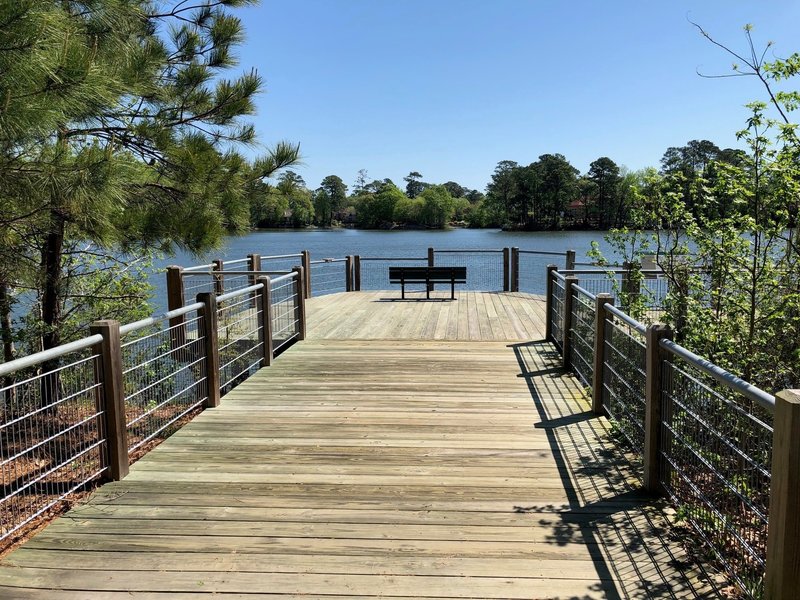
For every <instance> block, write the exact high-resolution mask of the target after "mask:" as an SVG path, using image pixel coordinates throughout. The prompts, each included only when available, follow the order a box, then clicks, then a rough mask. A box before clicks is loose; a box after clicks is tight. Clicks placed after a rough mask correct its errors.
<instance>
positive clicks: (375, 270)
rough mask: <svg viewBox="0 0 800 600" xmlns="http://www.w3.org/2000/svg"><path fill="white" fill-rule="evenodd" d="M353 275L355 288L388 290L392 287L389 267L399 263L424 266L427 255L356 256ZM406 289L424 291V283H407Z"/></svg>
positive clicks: (426, 261) (408, 265)
mask: <svg viewBox="0 0 800 600" xmlns="http://www.w3.org/2000/svg"><path fill="white" fill-rule="evenodd" d="M355 264H356V265H357V266H356V270H357V272H358V276H357V277H355V282H356V283H355V285H356V289H357V290H388V289H391V288H392V285H391V284H390V283H389V267H390V266H392V265H397V264H401V265H403V266H407V267H424V266H426V265H427V264H428V258H427V257H409V256H394V257H393V256H358V257H356V263H355ZM407 289H408V290H412V291H413V290H417V291H425V285H424V284H422V285H414V284H408V285H407Z"/></svg>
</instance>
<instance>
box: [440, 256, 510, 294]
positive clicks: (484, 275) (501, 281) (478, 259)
mask: <svg viewBox="0 0 800 600" xmlns="http://www.w3.org/2000/svg"><path fill="white" fill-rule="evenodd" d="M432 257H433V260H432V266H437V267H467V270H468V275H469V276H468V277H467V283H466V284H465V285H464V287H463V289H465V290H467V291H476V290H484V291H494V290H508V289H509V281H508V269H509V265H508V261H509V256H508V252H507V251H506V252H504V250H503V249H476V250H458V249H443V250H436V249H434V250H433V253H432Z"/></svg>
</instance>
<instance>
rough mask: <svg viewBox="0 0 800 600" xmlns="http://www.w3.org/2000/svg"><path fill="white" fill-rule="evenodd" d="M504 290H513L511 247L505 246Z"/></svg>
mask: <svg viewBox="0 0 800 600" xmlns="http://www.w3.org/2000/svg"><path fill="white" fill-rule="evenodd" d="M503 291H504V292H510V291H511V249H510V248H503Z"/></svg>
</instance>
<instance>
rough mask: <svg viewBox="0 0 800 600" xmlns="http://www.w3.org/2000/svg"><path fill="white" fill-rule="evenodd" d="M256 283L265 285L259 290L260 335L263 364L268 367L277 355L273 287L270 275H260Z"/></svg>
mask: <svg viewBox="0 0 800 600" xmlns="http://www.w3.org/2000/svg"><path fill="white" fill-rule="evenodd" d="M256 283H263V284H264V287H263V288H261V290H260V291H259V292H258V297H259V298H260V301H261V312H260V313H259V315H258V321H259V322H258V325H259V327H258V335H259V341H260V342H261V349H262V351H263V354H262V357H261V366H262V367H268V366H270V365H271V364H272V359H273V357H274V355H275V353H274V351H273V349H272V287H271V282H270V278H269V277H266V276H264V277H258V278H257V279H256Z"/></svg>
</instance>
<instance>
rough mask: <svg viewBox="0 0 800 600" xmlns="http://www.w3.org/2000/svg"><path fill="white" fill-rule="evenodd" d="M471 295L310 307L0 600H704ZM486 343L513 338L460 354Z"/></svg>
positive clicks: (38, 547)
mask: <svg viewBox="0 0 800 600" xmlns="http://www.w3.org/2000/svg"><path fill="white" fill-rule="evenodd" d="M480 296H481V295H480V294H461V295H460V299H459V300H458V301H457V302H454V303H445V302H424V303H423V302H418V303H399V302H378V301H375V297H374V295H372V294H369V293H362V294H341V295H337V296H331V297H329V298H321V299H315V300H314V301H313V302H311V303H310V309H311V314H310V317H309V333H310V339H308V340H307V341H305V342H303V343H300V344H297V345H295V346H293V347H292V348H291V349H290V350H288V351H287V352H286V353H284V354H283V355H282V356H281V357H280V358H279V359H278V360H277V361H275V364H274V365H273V366H272V367H270V368H268V369H263V370H262V371H260V372H259V373H258V374H257V375H256V376H254V377H252V378H251V379H249V380H248V381H246V382H245V383H243V384H242V385H241V386H239V387H238V388H236V389H235V390H234V391H233V392H231V393H230V394H228V395H227V396H225V397H224V398H223V401H222V405H221V406H220V407H219V408H216V409H213V410H209V411H206V412H204V413H203V414H201V415H200V416H199V417H198V418H196V419H195V420H194V421H193V422H192V423H190V424H189V425H187V426H186V427H184V428H183V429H182V430H181V431H180V432H178V433H177V434H175V435H174V436H172V437H171V438H170V439H169V440H167V441H166V442H165V443H164V444H162V445H161V446H160V447H158V448H157V449H155V450H154V451H153V452H151V453H150V454H148V455H147V456H146V457H145V458H143V459H142V460H140V461H139V462H137V463H136V464H135V465H133V467H132V468H131V473H130V475H129V476H128V477H127V478H126V479H125V480H123V481H121V482H117V483H114V484H109V485H106V486H104V487H102V488H101V489H100V491H99V492H97V493H96V494H95V495H94V497H93V498H92V500H91V501H90V502H88V503H86V504H85V505H83V506H80V507H78V508H76V509H74V510H72V511H71V512H70V513H69V514H68V515H67V516H66V517H63V518H61V519H58V520H57V521H56V522H55V523H53V524H52V525H50V526H49V527H48V528H47V529H46V530H45V531H43V532H42V533H41V534H39V535H38V536H36V537H35V538H33V539H32V540H30V541H29V542H28V543H27V544H26V545H25V546H23V547H22V548H21V549H19V550H17V551H15V552H14V553H12V554H11V555H10V556H8V557H7V558H6V559H5V560H4V561H3V562H2V564H0V597H2V598H21V599H26V598H48V599H49V598H58V599H65V600H72V599H74V600H78V599H80V600H94V599H96V598H112V599H115V600H116V599H121V598H159V599H163V600H172V599H176V600H181V599H183V598H202V597H205V596H208V597H214V598H225V599H228V598H241V599H244V598H252V597H254V596H263V597H269V598H300V597H302V598H319V599H321V598H378V597H380V598H385V599H393V598H397V599H399V598H428V599H437V598H438V599H445V598H473V599H474V598H525V599H530V598H560V599H571V600H588V599H594V598H610V599H620V600H622V599H626V598H716V597H717V593H716V592H715V591H714V586H713V584H712V583H711V582H710V580H709V577H707V576H706V575H705V574H704V572H703V570H701V569H700V568H699V567H697V566H696V565H694V564H693V563H692V562H691V561H690V560H688V558H687V556H686V554H685V552H684V551H683V550H682V548H681V546H680V544H679V543H678V542H677V540H676V534H675V533H674V532H673V531H671V530H670V528H669V527H668V525H667V523H666V521H665V518H664V516H663V514H662V507H661V505H660V504H659V503H658V502H655V501H652V500H650V499H648V498H646V497H645V496H643V495H642V494H641V493H639V492H638V491H637V489H638V483H637V482H636V480H635V479H634V478H633V477H632V475H631V470H630V468H629V464H628V462H627V460H626V459H625V457H624V456H622V455H621V454H620V453H619V452H618V451H617V450H615V448H614V447H613V445H612V444H610V443H609V442H608V441H607V440H606V435H607V429H608V426H607V423H606V421H605V419H602V418H595V417H593V416H592V415H591V414H590V413H589V412H588V403H587V401H586V400H585V399H584V398H583V396H582V390H581V386H580V385H579V384H578V383H577V381H576V380H575V379H574V378H573V377H571V376H569V375H565V374H564V373H563V372H562V371H561V370H560V369H559V368H558V366H557V364H558V360H557V358H558V357H557V355H556V354H555V352H554V351H553V348H552V347H551V346H550V345H549V344H547V343H545V342H543V341H541V331H540V330H539V329H537V328H539V327H540V326H541V316H542V313H543V310H542V306H541V303H540V302H539V301H538V300H536V299H532V298H524V297H523V296H522V295H501V294H487V295H485V297H483V298H481V297H480ZM465 299H466V301H464V300H465ZM455 305H458V307H456V306H455ZM462 305H463V306H465V307H467V310H466V313H467V317H466V326H465V328H464V329H463V330H462V328H461V324H462V323H463V322H464V319H463V318H461V317H459V319H457V321H456V325H454V326H453V327H451V325H450V323H451V320H450V317H451V315H452V314H453V312H452V311H454V310H455V312H456V314H459V315H460V314H461V312H460V311H461V310H462V308H461V307H462ZM515 305H518V308H515V309H513V314H514V315H516V317H512V316H511V313H510V312H508V311H509V310H510V309H508V308H506V309H505V310H506V313H505V314H504V316H502V317H500V316H494V315H495V314H499V315H502V314H503V312H502V311H498V309H499V308H500V307H503V306H506V307H509V306H515ZM523 305H526V306H527V308H525V307H524V306H523ZM473 306H474V307H475V310H476V313H475V315H476V318H477V329H475V328H474V327H471V326H470V323H471V321H470V317H469V314H470V310H469V309H470V308H471V307H473ZM489 306H492V307H494V311H493V312H490V311H489V308H488V307H489ZM479 307H484V309H483V310H484V312H481V309H479ZM444 310H446V311H447V314H448V316H447V318H446V319H445V317H443V316H442V314H443V313H442V312H438V314H437V311H444ZM520 310H522V311H524V313H525V314H527V315H529V318H527V320H526V319H524V318H522V314H523V313H520V312H518V311H520ZM341 311H343V312H341ZM394 311H402V312H403V314H404V315H406V316H404V317H403V318H395V317H396V315H395V314H394ZM417 313H418V314H419V319H415V318H412V317H413V315H414V314H417ZM337 315H338V316H337ZM515 318H516V320H517V322H514V323H512V324H510V325H509V324H507V323H506V324H498V323H497V322H495V319H500V320H501V321H504V320H509V321H512V322H513V321H514V319H515ZM409 320H411V321H413V323H411V324H409ZM417 321H423V322H424V323H425V324H424V325H420V324H419V323H418V322H417ZM434 323H435V327H434ZM440 323H441V328H440ZM526 328H531V329H526ZM501 330H502V331H504V332H506V335H508V336H509V337H508V338H507V339H508V340H519V339H520V336H523V335H526V336H528V337H527V339H526V340H525V341H500V342H498V341H486V342H482V343H470V342H468V341H462V340H466V339H469V338H470V336H472V335H473V334H474V332H475V331H478V332H485V335H486V336H487V337H490V339H491V340H494V336H496V335H499V331H501ZM431 331H432V332H433V335H431ZM437 331H438V332H440V333H442V332H443V333H442V334H443V335H445V336H448V337H449V336H452V338H450V339H448V340H443V341H434V340H432V339H430V338H431V337H435V336H436V333H437ZM531 333H534V335H530V334H531ZM482 335H483V333H482ZM379 336H382V337H383V339H380V337H379ZM425 336H428V337H427V338H425ZM337 337H338V338H339V339H336V338H337ZM418 337H422V338H425V339H423V340H418V339H413V338H418ZM523 339H524V338H523Z"/></svg>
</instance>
